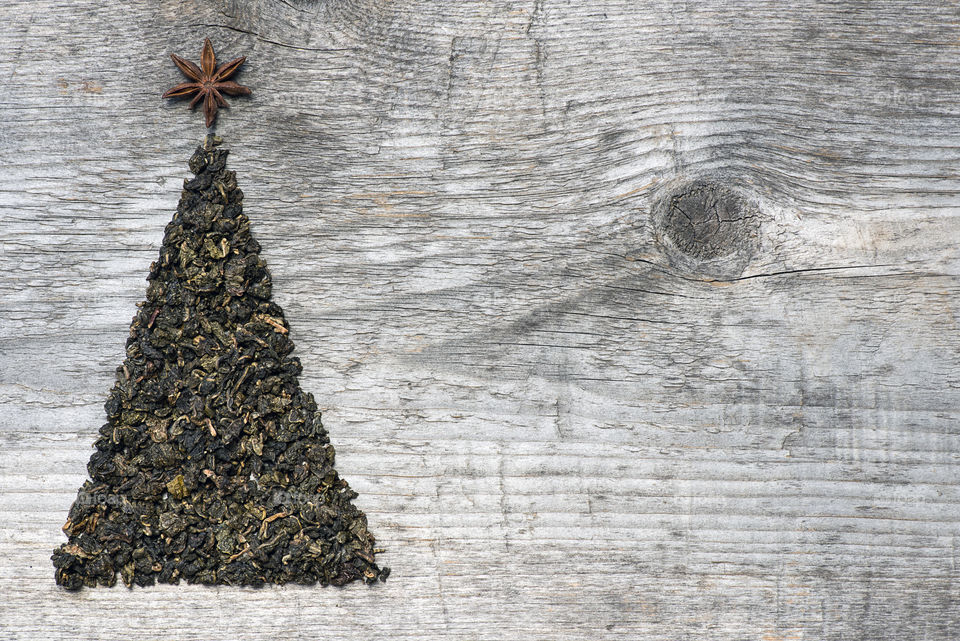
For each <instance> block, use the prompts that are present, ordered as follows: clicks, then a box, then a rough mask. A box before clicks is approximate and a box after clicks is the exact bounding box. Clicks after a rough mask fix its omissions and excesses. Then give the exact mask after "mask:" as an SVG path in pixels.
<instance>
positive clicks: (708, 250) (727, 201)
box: [659, 181, 759, 261]
mask: <svg viewBox="0 0 960 641" xmlns="http://www.w3.org/2000/svg"><path fill="white" fill-rule="evenodd" d="M660 210H661V211H660V212H659V214H660V215H659V219H660V227H661V232H662V234H663V236H664V237H666V238H667V239H668V240H669V241H670V243H671V244H673V245H674V247H676V248H677V249H679V250H680V251H681V252H683V253H684V254H686V255H687V256H689V257H691V258H694V259H697V260H702V261H703V260H706V261H709V260H713V259H719V258H723V257H726V256H730V255H731V254H743V253H750V250H751V249H752V246H753V244H754V240H755V239H756V236H757V228H758V226H759V216H758V212H757V209H756V208H755V207H754V206H753V205H752V204H751V203H750V202H749V201H748V200H747V199H746V198H744V197H743V196H741V195H740V194H739V193H737V192H735V191H733V190H732V189H728V188H726V187H724V186H722V185H718V184H716V183H712V182H706V181H696V182H692V183H688V184H686V185H683V186H681V187H680V188H679V189H676V190H675V191H673V192H672V193H671V194H669V195H668V196H667V197H666V198H665V199H664V200H663V201H661V204H660Z"/></svg>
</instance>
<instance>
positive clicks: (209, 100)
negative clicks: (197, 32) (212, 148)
mask: <svg viewBox="0 0 960 641" xmlns="http://www.w3.org/2000/svg"><path fill="white" fill-rule="evenodd" d="M170 58H172V59H173V63H174V64H175V65H177V67H179V69H180V71H182V72H183V73H184V75H186V76H187V77H188V78H190V80H191V82H183V83H180V84H179V85H177V86H176V87H172V88H170V89H169V90H168V91H167V92H166V93H164V94H163V97H164V98H181V97H186V96H191V95H193V94H196V95H195V96H193V100H191V101H190V108H191V109H192V108H193V107H195V106H196V104H197V103H198V102H200V100H203V113H204V115H205V116H206V117H207V126H208V127H209V126H210V125H212V124H213V121H214V120H215V119H216V118H217V109H218V108H220V107H228V106H229V105H228V104H227V101H226V100H224V99H223V96H222V95H221V94H227V95H230V96H246V95H249V94H250V88H249V87H244V86H243V85H238V84H237V83H235V82H233V81H232V80H227V78H229V77H230V76H232V75H233V74H235V73H236V72H237V69H239V68H240V65H242V64H243V63H244V61H245V60H246V59H247V57H246V56H242V57H240V58H237V59H236V60H231V61H230V62H227V63H224V64H222V65H220V66H219V67H217V58H216V56H215V55H214V54H213V45H212V44H210V38H204V40H203V50H202V51H201V52H200V66H199V67H198V66H197V65H195V64H193V63H192V62H190V61H189V60H184V59H183V58H181V57H180V56H178V55H177V54H175V53H171V54H170Z"/></svg>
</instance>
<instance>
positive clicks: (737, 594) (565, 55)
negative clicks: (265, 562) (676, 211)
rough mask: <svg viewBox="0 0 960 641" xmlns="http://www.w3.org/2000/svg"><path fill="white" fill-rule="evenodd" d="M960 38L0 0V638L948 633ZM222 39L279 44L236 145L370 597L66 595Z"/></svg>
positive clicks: (754, 24)
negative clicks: (69, 555) (364, 526)
mask: <svg viewBox="0 0 960 641" xmlns="http://www.w3.org/2000/svg"><path fill="white" fill-rule="evenodd" d="M958 24H960V5H958V3H956V2H952V1H951V2H929V1H921V0H908V1H883V2H866V1H863V0H848V1H844V2H829V1H812V0H803V1H801V2H793V3H783V2H776V1H773V0H755V1H753V2H744V1H742V0H741V1H737V2H722V1H719V0H704V1H702V2H656V1H654V2H646V1H644V2H637V1H635V0H600V1H599V2H571V1H560V0H528V1H526V2H519V1H517V2H513V1H509V0H503V1H497V2H469V1H463V2H440V1H439V0H433V1H421V2H416V1H412V0H393V1H390V0H328V1H326V2H324V1H320V2H308V1H304V0H259V1H254V0H248V1H234V2H229V1H212V0H160V1H159V2H147V1H146V0H139V1H132V2H130V1H124V2H121V1H120V0H72V1H71V2H55V1H53V0H34V1H31V2H28V1H26V0H20V1H19V2H4V3H2V5H0V79H2V80H0V270H2V278H0V637H2V638H4V639H11V638H12V639H44V640H53V639H85V638H90V639H92V638H118V637H122V638H126V639H159V638H170V639H174V638H176V639H203V640H207V639H224V640H227V639H288V638H308V639H313V638H324V639H418V640H419V639H423V640H429V639H477V640H487V639H491V640H492V639H536V640H551V639H558V640H559V639H644V640H646V639H664V640H666V639H669V640H680V639H722V640H731V641H741V640H748V639H749V640H754V639H755V640H758V641H794V640H821V639H824V640H826V639H830V640H834V639H835V640H840V639H843V640H851V639H852V640H857V641H860V640H863V641H867V640H871V641H872V640H876V639H903V640H910V641H914V640H919V639H927V640H944V641H947V640H955V639H957V638H960V620H958V607H957V606H958V602H960V569H958V562H960V539H958V534H960V484H958V478H957V473H958V470H960V458H958V453H960V425H958V418H960V349H958V348H960V335H958V316H960V302H958V301H960V298H958V294H960V279H958V274H960V254H958V250H957V245H958V241H960V228H958V224H960V220H958V217H960V200H958V199H960V154H958V150H960V100H958V98H960V93H958V87H960V46H958V45H960V31H958V26H957V25H958ZM204 36H209V37H210V38H211V39H212V40H213V41H214V45H215V48H216V50H217V52H218V54H220V55H221V56H222V59H228V58H231V57H234V56H239V55H247V56H249V62H248V63H247V65H246V67H245V68H244V70H243V71H242V72H241V73H240V74H239V75H238V77H237V79H238V80H239V81H240V82H242V83H243V84H247V85H249V86H251V87H252V88H253V90H254V95H253V96H252V97H251V98H250V99H244V98H236V99H232V100H231V103H232V107H231V109H229V110H223V111H221V114H220V117H219V120H218V123H217V132H218V133H219V134H220V135H222V136H223V137H224V139H225V144H226V146H228V147H229V148H230V149H231V150H232V151H231V157H230V164H231V167H232V168H233V169H234V170H236V171H237V174H238V180H239V182H240V185H241V187H242V188H243V189H244V191H245V194H246V198H245V211H246V213H247V214H248V215H249V216H250V218H251V219H252V220H253V229H254V233H255V234H256V235H257V237H258V239H259V240H260V242H261V243H262V244H263V247H264V256H265V258H266V259H267V261H268V264H269V266H270V268H271V270H272V273H273V276H274V282H275V287H274V291H275V299H276V301H277V302H278V303H279V304H280V305H281V306H282V307H283V308H284V310H285V312H286V315H287V319H288V320H289V322H290V324H291V326H292V336H293V339H294V341H295V343H296V345H297V354H298V355H299V356H300V358H301V359H302V361H303V364H304V375H303V377H302V383H303V386H304V387H305V388H306V389H307V390H309V391H311V392H313V393H314V395H315V396H316V398H317V400H318V402H319V403H320V404H321V405H322V406H323V408H324V423H325V425H326V426H327V429H328V430H329V432H330V434H331V438H332V440H333V442H334V444H335V446H336V448H337V451H338V454H339V456H338V468H339V470H340V472H341V473H342V474H343V476H344V477H345V478H347V479H348V481H349V482H350V483H351V485H352V486H353V487H354V488H355V489H356V490H357V491H358V492H359V493H360V498H359V499H358V500H357V503H358V505H359V506H360V507H361V508H362V509H363V510H365V511H366V512H367V514H368V516H369V519H370V525H371V530H372V531H373V532H374V533H375V534H376V535H377V537H378V540H379V544H380V545H382V546H383V547H385V548H387V550H388V551H387V552H386V553H385V554H383V555H382V556H381V557H380V558H381V559H382V561H383V562H384V563H385V564H386V565H389V566H391V567H392V568H393V575H392V576H391V577H390V579H389V580H388V582H387V583H386V584H383V585H379V586H376V587H372V588H368V587H365V586H361V585H352V586H349V587H347V588H346V589H335V588H326V589H321V588H312V589H311V588H296V587H286V588H267V589H263V590H259V591H255V590H245V589H229V588H222V589H209V588H201V587H191V586H178V587H175V586H163V587H156V588H149V589H134V590H131V591H128V590H127V589H125V588H122V587H117V588H114V589H95V590H84V591H82V592H80V593H67V592H65V591H63V590H61V589H59V588H57V587H56V586H55V584H54V580H53V568H52V566H51V564H50V561H49V556H50V553H51V551H52V548H53V547H54V546H55V545H58V544H60V543H61V542H62V541H64V540H65V539H64V536H63V534H62V533H61V532H60V529H59V528H60V526H61V525H62V524H63V522H64V520H65V518H66V513H67V510H68V508H69V506H70V504H71V502H72V501H73V499H74V498H75V493H76V490H77V488H78V487H79V485H80V484H81V483H82V481H83V480H84V478H85V475H86V470H85V464H86V462H87V459H88V457H89V455H90V453H91V444H92V443H93V441H94V439H95V437H96V431H97V429H98V428H99V426H100V425H101V424H102V422H104V420H105V416H104V413H103V409H102V404H103V402H104V400H105V398H106V394H107V391H108V390H109V388H110V386H111V384H112V380H113V370H114V368H115V367H116V366H117V364H119V362H120V360H121V359H122V357H123V353H124V351H123V348H124V341H125V338H126V335H127V329H128V325H129V322H130V319H131V317H132V316H133V313H134V311H135V305H136V303H137V302H138V301H140V300H142V298H143V295H144V290H145V286H146V284H145V282H144V277H145V276H146V273H147V269H148V266H149V264H150V262H151V261H152V260H153V259H154V258H155V256H156V252H157V248H158V246H159V243H160V239H161V237H162V233H163V227H164V225H165V224H166V222H167V221H168V220H169V218H170V216H171V214H172V213H173V211H174V209H175V207H176V203H177V199H178V197H179V191H180V184H181V181H182V179H183V178H184V177H186V176H187V175H188V171H187V168H186V160H187V159H188V157H189V155H190V153H191V152H192V150H193V149H194V147H195V146H196V145H197V144H198V143H199V142H200V140H201V138H202V136H203V134H204V131H203V127H202V121H201V120H202V119H201V116H200V115H199V114H198V113H190V112H188V111H187V109H186V107H185V104H184V103H182V102H165V101H161V100H160V99H159V94H160V93H161V92H162V91H163V90H165V89H167V88H168V87H170V86H172V85H173V84H175V83H177V82H180V74H179V72H178V71H177V70H176V69H175V68H174V66H173V65H172V63H171V62H170V61H169V58H168V57H167V56H168V54H169V53H170V52H176V53H179V54H180V55H184V56H185V57H188V58H190V59H192V60H197V59H198V57H199V49H200V45H201V43H202V38H203V37H204ZM691 180H701V181H707V182H709V183H711V184H714V185H717V186H720V187H722V188H724V189H729V190H732V191H733V192H735V193H739V194H741V195H743V197H744V198H746V199H747V200H748V201H749V203H750V204H751V207H753V208H754V211H753V213H752V214H751V216H750V217H749V218H748V219H745V220H746V221H747V222H746V223H744V224H746V225H747V226H746V228H745V231H742V233H741V232H737V233H736V234H734V235H733V237H731V238H730V239H729V240H724V241H723V242H724V243H727V244H724V245H723V247H721V249H724V251H727V250H729V252H728V253H727V254H726V255H721V256H717V257H707V258H703V257H702V256H700V257H698V256H695V255H691V254H690V253H689V252H686V251H683V250H682V249H681V247H680V245H681V244H682V243H680V240H679V239H678V238H677V237H675V235H671V234H672V232H670V230H669V229H668V226H667V219H666V218H665V216H666V214H665V213H664V212H665V211H668V210H664V209H663V207H666V206H667V205H664V203H668V202H670V201H669V197H670V195H671V194H672V193H674V191H673V190H675V189H678V188H680V187H682V185H684V184H685V183H686V182H688V181H691ZM658 208H659V209H658ZM658 212H659V214H658ZM738 234H739V235H738ZM720 253H723V252H720Z"/></svg>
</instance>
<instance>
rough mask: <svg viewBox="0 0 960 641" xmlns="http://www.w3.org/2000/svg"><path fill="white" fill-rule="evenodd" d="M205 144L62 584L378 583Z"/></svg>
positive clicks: (116, 400)
mask: <svg viewBox="0 0 960 641" xmlns="http://www.w3.org/2000/svg"><path fill="white" fill-rule="evenodd" d="M226 158H227V151H226V150H222V149H217V148H216V147H215V144H214V142H213V139H212V138H208V139H207V141H206V143H205V145H204V146H202V147H199V148H198V149H197V151H196V153H195V154H194V155H193V157H192V158H191V159H190V169H191V171H193V173H194V174H196V177H195V178H193V179H192V180H189V181H187V182H186V183H185V184H184V190H183V194H182V196H181V198H180V204H179V206H178V208H177V213H176V214H175V216H174V218H173V220H172V221H171V222H170V223H169V224H168V225H167V228H166V233H165V236H164V239H163V247H162V248H161V250H160V258H159V260H158V261H156V262H155V263H154V264H153V265H152V266H151V270H150V275H149V277H148V281H149V283H150V284H149V286H148V288H147V300H146V301H145V302H144V303H142V304H141V305H140V309H139V311H138V313H137V315H136V317H135V318H134V320H133V323H132V325H131V327H130V337H129V339H128V340H127V357H126V359H125V360H124V362H123V365H122V366H121V367H119V368H118V369H117V383H116V385H115V386H114V388H113V389H112V390H111V392H110V398H109V400H108V401H107V403H106V412H107V417H108V419H109V422H108V423H107V424H106V425H104V426H103V427H102V428H101V429H100V435H101V436H100V438H99V439H98V440H97V442H96V450H97V451H96V452H95V453H94V454H93V455H92V456H91V457H90V462H89V464H88V465H87V470H88V471H89V473H90V480H88V481H87V482H85V483H84V485H83V487H82V488H81V489H80V492H79V495H78V497H77V500H76V502H75V503H74V504H73V507H72V508H71V509H70V515H69V519H68V520H67V523H66V525H65V526H64V528H63V529H64V532H66V534H67V536H68V538H69V542H68V543H66V544H64V545H62V546H61V547H60V548H59V549H57V550H56V551H55V552H54V554H53V557H52V558H53V564H54V566H55V567H56V579H57V583H58V584H60V585H63V586H65V587H67V588H71V589H76V588H80V587H81V586H84V585H86V586H91V587H92V586H95V585H97V584H100V585H114V584H115V583H116V575H117V573H118V572H119V573H120V576H121V578H122V579H123V582H124V583H125V584H127V585H128V586H129V585H133V584H138V585H152V584H153V583H154V582H156V581H159V582H163V583H176V582H178V581H180V580H181V579H183V580H185V581H187V582H189V583H206V584H233V585H262V584H264V583H288V582H295V583H305V584H313V583H316V582H320V583H322V584H328V583H332V584H335V585H342V584H344V583H347V582H349V581H352V580H355V579H362V580H365V581H367V582H370V583H372V582H374V581H376V580H377V579H378V578H379V579H381V580H382V579H385V578H386V576H387V574H388V573H389V569H387V568H384V569H381V568H379V567H377V565H376V563H375V562H374V548H373V542H374V539H373V536H372V535H371V534H370V533H369V532H368V531H367V521H366V517H365V516H364V515H363V513H362V512H361V511H360V510H358V509H357V508H356V507H354V506H353V504H352V503H351V500H352V499H354V498H355V497H356V496H357V495H356V493H355V492H353V491H352V490H351V489H350V488H349V486H348V485H347V483H346V481H344V480H343V479H341V478H340V477H339V476H338V475H337V472H336V471H335V470H334V467H333V462H334V451H333V447H332V446H331V445H330V442H329V439H328V437H327V432H326V430H324V428H323V426H322V425H321V423H320V413H319V412H318V411H317V405H316V403H315V402H314V400H313V397H312V396H311V395H310V394H309V393H307V392H304V391H303V390H302V389H300V385H299V382H298V376H299V374H300V372H301V366H300V362H299V360H298V359H297V358H295V357H293V356H291V352H292V351H293V343H292V341H291V340H290V338H289V337H288V328H287V323H286V321H285V320H284V318H283V311H282V310H281V309H280V308H279V307H278V306H277V305H275V304H274V303H272V302H270V289H271V281H270V273H269V272H268V271H267V268H266V265H265V264H264V262H263V260H262V259H261V258H260V255H259V252H260V245H259V244H258V243H257V241H256V240H254V238H253V237H252V236H251V234H250V221H249V220H248V219H247V217H246V216H245V215H244V214H243V213H242V206H241V201H242V198H243V193H242V192H241V191H240V189H238V188H237V182H236V176H235V174H234V173H233V172H232V171H227V169H226Z"/></svg>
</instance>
